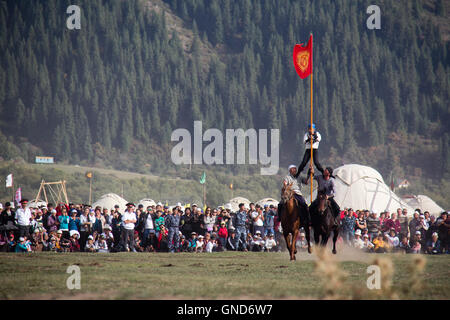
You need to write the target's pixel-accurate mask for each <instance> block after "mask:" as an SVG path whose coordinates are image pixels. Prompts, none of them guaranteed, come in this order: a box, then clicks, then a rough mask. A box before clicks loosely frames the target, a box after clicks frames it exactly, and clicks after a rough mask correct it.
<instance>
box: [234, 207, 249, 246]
mask: <svg viewBox="0 0 450 320" xmlns="http://www.w3.org/2000/svg"><path fill="white" fill-rule="evenodd" d="M247 220H248V219H247V212H246V211H245V210H244V204H243V203H240V204H239V210H238V211H237V212H236V213H235V215H234V220H233V226H235V231H236V238H235V239H236V240H235V241H236V242H235V245H234V246H235V247H236V250H239V241H241V244H242V249H243V250H244V251H247V245H246V237H247V230H246V228H245V225H246V223H247Z"/></svg>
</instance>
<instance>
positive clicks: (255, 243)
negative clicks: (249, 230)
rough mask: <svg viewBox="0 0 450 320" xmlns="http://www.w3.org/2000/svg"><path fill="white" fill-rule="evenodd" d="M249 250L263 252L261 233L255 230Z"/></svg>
mask: <svg viewBox="0 0 450 320" xmlns="http://www.w3.org/2000/svg"><path fill="white" fill-rule="evenodd" d="M250 248H251V249H250V250H251V251H254V252H261V251H264V240H263V239H262V238H261V231H260V230H257V231H256V234H255V236H254V237H253V239H252V240H251V241H250Z"/></svg>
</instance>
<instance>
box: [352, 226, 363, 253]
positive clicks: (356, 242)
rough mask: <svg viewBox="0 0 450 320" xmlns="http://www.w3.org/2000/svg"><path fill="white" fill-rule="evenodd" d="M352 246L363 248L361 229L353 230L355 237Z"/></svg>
mask: <svg viewBox="0 0 450 320" xmlns="http://www.w3.org/2000/svg"><path fill="white" fill-rule="evenodd" d="M352 246H353V247H354V248H357V249H363V248H364V241H363V240H362V239H361V229H357V230H356V231H355V238H354V239H353V243H352Z"/></svg>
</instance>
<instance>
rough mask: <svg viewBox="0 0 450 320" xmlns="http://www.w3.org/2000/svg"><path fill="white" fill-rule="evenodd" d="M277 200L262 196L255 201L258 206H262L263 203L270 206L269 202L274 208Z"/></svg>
mask: <svg viewBox="0 0 450 320" xmlns="http://www.w3.org/2000/svg"><path fill="white" fill-rule="evenodd" d="M278 202H279V201H278V200H275V199H273V198H264V199H261V200H259V201H258V202H256V204H259V205H260V206H262V207H264V205H266V204H267V205H268V206H270V205H271V204H272V205H274V206H275V208H276V207H277V206H278Z"/></svg>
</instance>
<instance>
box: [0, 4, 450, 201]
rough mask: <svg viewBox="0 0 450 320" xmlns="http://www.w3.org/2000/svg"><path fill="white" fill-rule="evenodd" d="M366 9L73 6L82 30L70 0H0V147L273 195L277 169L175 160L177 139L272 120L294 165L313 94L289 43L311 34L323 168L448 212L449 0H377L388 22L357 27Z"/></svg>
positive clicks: (8, 152) (16, 155)
mask: <svg viewBox="0 0 450 320" xmlns="http://www.w3.org/2000/svg"><path fill="white" fill-rule="evenodd" d="M369 4H371V3H370V1H368V0H367V1H358V2H353V1H344V0H340V1H335V2H332V3H330V2H328V1H312V0H308V1H302V2H298V1H290V0H283V1H275V0H265V1H251V0H244V1H242V0H223V1H218V0H211V1H207V0H166V1H161V0H151V1H143V0H130V1H96V0H94V1H87V0H80V1H78V5H79V6H80V8H81V12H82V19H81V21H82V28H81V30H68V29H67V28H66V27H65V26H66V19H67V14H66V13H65V12H66V8H67V6H68V5H69V3H68V2H67V1H59V0H45V1H44V0H37V1H33V2H31V3H30V2H25V1H10V0H2V1H0V52H1V55H2V59H1V61H0V157H1V158H2V159H4V160H7V161H9V160H14V159H16V160H18V159H19V160H20V159H23V160H25V162H28V163H31V162H33V161H34V157H35V156H36V155H47V156H54V157H55V159H56V161H57V163H58V164H64V165H81V166H86V167H97V168H105V169H110V170H113V169H116V170H120V171H128V172H137V173H139V174H142V175H152V176H153V175H154V176H162V177H171V178H175V177H181V178H183V179H184V178H187V179H193V180H197V179H198V177H199V172H200V174H201V172H202V171H203V170H206V171H207V172H208V176H214V175H216V174H217V185H216V189H217V190H216V191H211V192H212V193H214V194H215V195H214V197H213V198H214V199H216V200H217V201H218V202H220V201H222V198H224V197H223V196H221V195H220V193H221V187H219V186H226V185H227V183H229V182H228V181H229V180H231V179H235V180H238V179H239V177H241V176H245V177H253V179H254V181H259V180H258V179H262V180H261V181H266V180H267V181H269V182H268V183H269V184H271V185H273V187H272V188H271V189H269V190H270V192H268V193H270V194H271V195H278V191H277V188H278V187H275V186H277V184H278V183H279V178H278V177H277V176H273V177H270V178H267V179H266V178H265V177H260V176H257V175H258V172H259V170H258V168H256V166H249V165H246V166H237V165H228V166H214V167H211V166H201V165H194V166H193V167H192V168H189V166H187V165H180V166H176V165H174V164H173V163H172V161H171V158H170V152H171V149H172V147H173V146H174V143H172V142H171V141H170V136H171V133H172V132H173V131H174V130H175V129H177V128H187V129H188V130H190V131H191V132H192V128H193V123H194V121H195V120H201V121H202V123H203V129H204V130H206V129H208V128H217V129H219V130H221V132H224V131H225V129H228V128H244V129H248V128H255V129H272V128H276V129H280V140H281V141H280V143H281V145H280V161H281V163H280V166H281V167H282V168H283V170H284V168H285V167H286V166H287V165H289V164H290V163H296V164H297V163H298V162H299V160H300V157H301V155H302V153H303V147H302V146H301V138H302V136H303V133H304V130H305V127H306V125H307V123H308V121H309V106H308V102H309V98H310V97H309V81H302V80H300V79H299V78H298V76H297V75H296V73H295V70H294V68H293V66H292V48H293V45H294V44H295V43H300V42H305V41H306V40H307V38H308V35H309V33H310V32H312V33H313V34H314V103H315V112H314V117H315V122H316V124H317V126H318V128H319V131H320V132H321V133H322V136H323V138H324V139H323V141H322V142H321V159H322V162H323V163H325V164H329V165H332V166H338V165H341V164H343V163H360V164H365V165H370V166H373V167H374V168H376V169H377V170H378V171H380V172H381V173H382V174H383V176H384V177H385V179H386V178H387V177H389V176H391V175H393V176H395V177H398V178H405V177H407V178H408V179H409V180H411V181H415V188H418V189H421V190H422V191H423V192H428V195H430V196H431V197H437V198H438V199H439V200H438V201H441V204H442V205H447V206H448V201H449V200H448V196H447V195H445V193H444V191H443V189H442V188H441V187H440V186H443V185H445V183H446V179H448V178H449V177H450V151H449V147H450V129H449V126H448V123H449V122H450V110H449V108H448V101H450V90H449V88H450V86H449V77H448V75H449V74H450V70H449V69H450V65H449V63H450V60H449V59H448V51H449V48H450V45H449V41H448V39H449V23H448V21H449V19H448V17H449V7H450V5H449V1H447V0H445V1H444V0H442V1H440V0H437V1H434V0H428V1H419V0H414V1H407V0H401V1H393V0H391V1H388V0H384V1H379V6H380V8H381V11H382V29H381V30H368V29H367V28H366V19H367V17H368V16H367V14H366V8H367V6H368V5H369ZM283 172H284V171H283ZM210 173H211V174H210ZM281 173H282V171H279V174H281ZM73 174H74V175H76V174H80V175H81V174H82V173H81V172H78V173H76V172H74V173H73ZM141 178H143V179H147V178H148V179H151V177H147V176H143V177H140V178H138V180H139V179H141ZM105 179H106V176H105ZM245 179H247V178H245ZM111 181H112V180H111ZM117 183H118V182H117ZM117 185H118V184H115V188H116V187H117ZM258 190H259V191H258ZM253 191H254V192H256V194H257V195H258V196H259V195H262V192H260V191H262V190H260V189H259V188H256V189H255V190H253ZM83 192H84V191H83ZM116 192H117V191H116ZM186 192H187V194H189V193H190V191H186ZM192 192H193V194H195V192H194V191H192ZM81 194H82V192H81V191H80V196H79V197H80V199H81ZM139 194H142V193H139ZM264 196H268V195H267V194H266V195H264ZM250 198H253V197H250Z"/></svg>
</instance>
